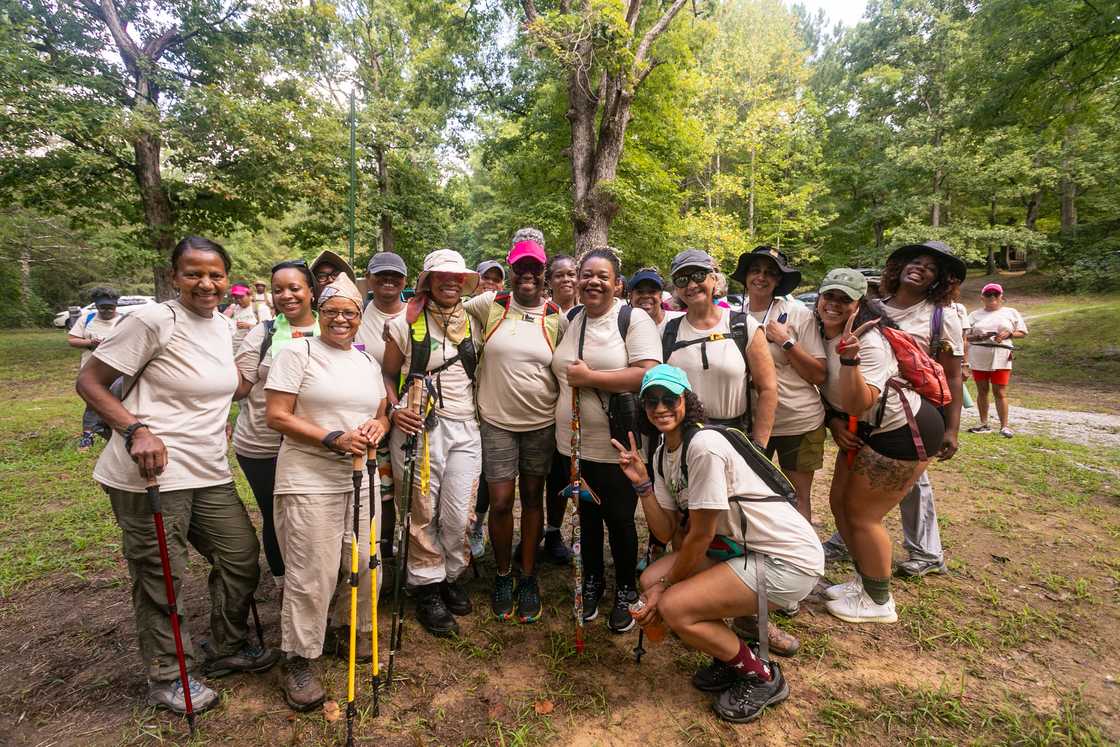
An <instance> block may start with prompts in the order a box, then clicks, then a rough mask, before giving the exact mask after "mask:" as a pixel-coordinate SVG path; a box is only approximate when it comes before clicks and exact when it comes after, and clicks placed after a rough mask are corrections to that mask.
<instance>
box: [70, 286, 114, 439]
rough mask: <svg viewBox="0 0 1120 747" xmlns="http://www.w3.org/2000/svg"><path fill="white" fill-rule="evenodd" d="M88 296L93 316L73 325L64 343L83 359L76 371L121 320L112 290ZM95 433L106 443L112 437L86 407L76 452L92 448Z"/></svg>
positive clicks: (106, 289)
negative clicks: (75, 350) (80, 353)
mask: <svg viewBox="0 0 1120 747" xmlns="http://www.w3.org/2000/svg"><path fill="white" fill-rule="evenodd" d="M90 295H92V296H93V305H94V307H95V310H94V311H93V313H91V314H87V315H86V316H85V318H83V319H78V320H77V321H75V322H74V326H72V327H70V331H69V333H68V334H67V337H66V343H67V344H68V345H69V346H70V347H72V348H78V349H79V350H81V351H82V359H81V361H80V362H79V364H78V370H79V371H80V370H81V369H82V366H84V365H85V364H86V361H88V360H89V359H90V357H92V355H93V351H94V350H97V346H98V345H100V344H101V343H103V342H105V339H106V338H107V337H108V336H109V334H110V333H111V332H112V331H113V330H114V329H116V327H117V324H119V323H120V321H121V319H123V318H124V317H123V316H122V315H121V314H118V313H117V301H119V300H120V297H121V294H120V293H117V292H116V291H115V290H114V289H112V288H94V289H93V292H92V293H91V294H90ZM95 433H96V434H99V435H101V436H103V437H104V438H105V439H108V438H109V436H110V435H111V432H110V431H109V429H108V428H107V427H106V425H105V423H103V422H102V421H101V418H100V417H98V415H97V411H96V410H94V409H93V408H92V407H90V406H89V405H88V404H87V405H86V409H85V412H83V413H82V437H81V439H80V440H79V441H78V450H79V451H86V450H87V449H89V448H90V447H91V446H93V436H94V434H95Z"/></svg>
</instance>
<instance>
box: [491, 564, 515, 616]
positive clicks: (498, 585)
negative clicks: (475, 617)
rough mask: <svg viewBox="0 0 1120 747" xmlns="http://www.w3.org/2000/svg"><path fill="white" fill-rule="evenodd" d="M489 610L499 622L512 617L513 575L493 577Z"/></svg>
mask: <svg viewBox="0 0 1120 747" xmlns="http://www.w3.org/2000/svg"><path fill="white" fill-rule="evenodd" d="M490 609H491V611H493V613H494V617H496V618H498V619H499V620H509V619H511V618H512V617H513V574H512V573H507V574H506V575H504V576H494V591H493V592H492V593H491V594H490Z"/></svg>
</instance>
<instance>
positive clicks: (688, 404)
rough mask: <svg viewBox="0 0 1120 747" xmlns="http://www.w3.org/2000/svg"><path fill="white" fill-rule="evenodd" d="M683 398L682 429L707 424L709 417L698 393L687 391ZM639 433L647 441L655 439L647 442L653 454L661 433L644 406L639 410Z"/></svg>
mask: <svg viewBox="0 0 1120 747" xmlns="http://www.w3.org/2000/svg"><path fill="white" fill-rule="evenodd" d="M681 396H683V397H684V419H683V420H681V427H682V428H683V427H684V426H685V425H687V424H689V423H699V424H701V425H702V424H704V423H707V422H708V417H707V415H705V413H704V403H703V402H701V401H700V398H699V397H698V396H696V392H693V391H691V390H689V389H686V390H685V391H684V394H683V395H681ZM638 433H640V434H641V435H642V436H644V437H645V438H646V439H651V438H652V439H654V441H653V442H649V441H647V444H648V451H649V453H650V454H653V449H654V447H655V446H656V445H657V443H656V440H657V439H658V438H660V436H661V431H659V430H657V426H655V425H654V424H653V423H651V422H650V420H649V416H648V415H646V408H645V407H644V406H643V407H641V408H639V410H638Z"/></svg>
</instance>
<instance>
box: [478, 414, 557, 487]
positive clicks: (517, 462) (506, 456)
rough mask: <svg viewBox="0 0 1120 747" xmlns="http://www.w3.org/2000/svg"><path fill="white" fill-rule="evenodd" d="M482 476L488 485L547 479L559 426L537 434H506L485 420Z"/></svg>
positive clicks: (533, 432) (537, 431) (540, 429)
mask: <svg viewBox="0 0 1120 747" xmlns="http://www.w3.org/2000/svg"><path fill="white" fill-rule="evenodd" d="M479 428H480V430H481V431H482V474H483V475H484V476H485V477H486V481H487V482H506V481H507V480H514V479H516V478H517V476H518V475H519V474H522V475H532V476H533V477H544V476H545V475H547V474H548V471H549V470H550V469H552V454H553V452H555V451H556V426H555V425H546V426H545V427H544V428H538V429H537V430H535V431H507V430H506V429H505V428H501V427H499V426H496V425H492V424H490V423H487V422H486V421H485V420H483V421H482V422H481V423H480V424H479Z"/></svg>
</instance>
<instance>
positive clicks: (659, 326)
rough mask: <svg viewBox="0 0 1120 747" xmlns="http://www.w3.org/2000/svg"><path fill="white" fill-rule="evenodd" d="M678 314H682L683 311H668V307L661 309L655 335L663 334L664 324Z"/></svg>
mask: <svg viewBox="0 0 1120 747" xmlns="http://www.w3.org/2000/svg"><path fill="white" fill-rule="evenodd" d="M678 316H684V312H683V311H669V310H668V309H664V310H662V312H661V321H660V322H659V323H658V324H657V336H658V337H660V336H661V335H663V334H665V325H666V324H668V323H669V322H670V321H672V320H673V319H676V318H677V317H678Z"/></svg>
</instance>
